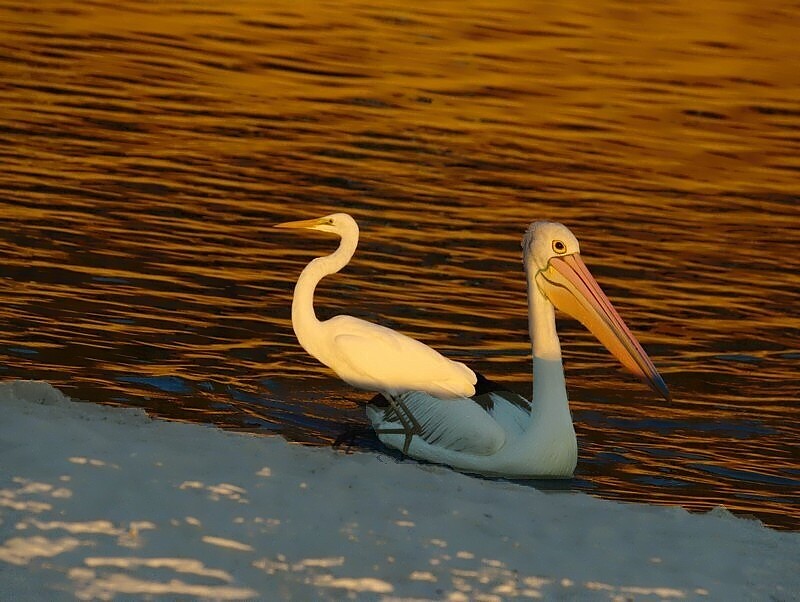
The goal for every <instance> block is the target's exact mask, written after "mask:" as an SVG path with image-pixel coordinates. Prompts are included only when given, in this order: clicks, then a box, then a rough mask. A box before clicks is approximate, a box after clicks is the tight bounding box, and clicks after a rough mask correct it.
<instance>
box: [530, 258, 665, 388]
mask: <svg viewBox="0 0 800 602" xmlns="http://www.w3.org/2000/svg"><path fill="white" fill-rule="evenodd" d="M536 280H537V284H538V285H539V287H540V288H542V289H543V292H544V293H545V295H546V296H547V298H548V299H550V301H552V302H553V304H554V305H555V306H556V307H557V308H558V309H560V310H561V311H565V312H567V313H568V314H570V315H571V316H573V317H574V318H576V319H578V320H579V321H580V322H581V323H582V324H583V325H584V326H586V328H588V329H589V330H590V331H591V332H592V334H594V336H596V337H597V338H598V339H599V340H600V342H601V343H603V345H605V346H606V348H607V349H608V350H609V351H610V352H611V353H612V354H613V355H614V356H615V357H616V358H617V359H618V360H619V361H620V362H621V363H622V365H623V366H625V367H626V368H627V369H628V370H630V371H631V372H633V373H634V374H635V375H636V376H638V377H639V378H641V379H642V380H643V381H644V382H645V383H647V384H648V385H649V386H650V387H651V388H652V389H653V390H654V391H656V392H657V393H660V394H661V395H662V396H664V398H665V399H666V400H667V401H670V400H671V396H670V393H669V390H668V389H667V385H666V384H665V383H664V379H663V378H661V375H660V374H659V373H658V370H656V367H655V366H654V365H653V362H652V361H651V360H650V358H649V357H647V353H645V351H644V349H642V346H641V345H640V344H639V341H637V340H636V337H634V336H633V333H632V332H631V331H630V329H629V328H628V327H627V326H626V325H625V322H623V321H622V318H621V317H620V315H619V314H618V313H617V310H615V309H614V306H613V305H611V301H609V299H608V297H606V295H605V293H603V291H602V290H601V289H600V285H599V284H597V281H596V280H595V279H594V277H593V276H592V275H591V274H590V273H589V269H588V268H587V267H586V265H585V264H584V263H583V260H582V259H581V257H580V255H579V254H577V253H574V254H572V255H564V256H561V257H553V258H552V259H551V260H550V262H549V263H548V266H547V268H546V269H544V270H541V271H540V272H539V273H538V274H537V275H536Z"/></svg>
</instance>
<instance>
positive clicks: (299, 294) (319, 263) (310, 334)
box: [292, 224, 358, 359]
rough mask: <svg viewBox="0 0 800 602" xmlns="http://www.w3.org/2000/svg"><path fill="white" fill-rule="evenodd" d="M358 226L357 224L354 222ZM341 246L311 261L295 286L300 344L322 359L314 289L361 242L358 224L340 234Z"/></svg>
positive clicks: (294, 317) (294, 320) (294, 311)
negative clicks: (317, 343)
mask: <svg viewBox="0 0 800 602" xmlns="http://www.w3.org/2000/svg"><path fill="white" fill-rule="evenodd" d="M353 225H354V226H355V224H353ZM341 236H342V239H341V242H340V243H339V248H337V249H336V251H334V252H333V253H331V254H330V255H326V256H325V257H318V258H316V259H314V260H312V261H311V262H310V263H309V264H308V265H307V266H306V267H305V269H304V270H303V271H302V273H301V274H300V277H299V278H298V279H297V284H296V285H295V287H294V298H293V299H292V327H293V328H294V333H295V335H296V336H297V340H298V341H299V342H300V345H301V346H302V347H303V349H305V350H306V351H307V352H308V353H309V354H311V355H312V356H314V357H317V359H319V357H318V354H317V353H316V346H315V342H316V339H317V337H315V336H314V335H315V333H317V332H318V328H319V325H320V321H319V320H318V319H317V315H316V313H315V312H314V290H315V289H316V288H317V284H319V281H320V280H322V279H323V278H324V277H325V276H328V275H330V274H335V273H336V272H338V271H339V270H341V269H342V268H343V267H344V266H346V265H347V264H348V262H349V261H350V259H351V258H352V257H353V253H355V251H356V246H357V245H358V227H357V226H355V229H354V230H347V231H344V232H342V233H341Z"/></svg>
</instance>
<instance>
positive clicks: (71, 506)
mask: <svg viewBox="0 0 800 602" xmlns="http://www.w3.org/2000/svg"><path fill="white" fill-rule="evenodd" d="M0 411H2V419H1V420H0V600H17V599H19V600H34V599H37V600H45V599H46V600H54V599H56V600H58V599H76V598H78V599H112V598H127V599H131V598H139V597H143V596H148V597H151V598H152V597H155V598H162V597H163V598H164V599H167V598H168V599H175V598H183V597H184V596H185V597H186V598H187V599H188V598H210V599H219V600H240V599H269V600H276V599H297V600H311V599H323V600H340V599H359V600H360V599H364V600H399V599H403V600H409V599H415V600H506V599H514V598H519V599H526V598H527V599H531V598H532V599H536V598H541V599H545V600H663V599H669V600H796V599H800V598H798V593H799V592H800V534H798V533H785V532H778V531H774V530H771V529H768V528H765V527H764V526H762V525H761V524H760V523H759V522H757V521H752V520H744V519H739V518H735V517H733V516H731V515H730V514H728V513H727V512H725V511H715V512H712V513H709V514H706V515H693V514H689V513H688V512H686V511H684V510H682V509H680V508H666V507H658V506H648V505H640V504H623V503H617V502H609V501H604V500H599V499H596V498H593V497H591V496H588V495H585V494H580V493H571V492H568V493H565V492H559V493H545V492H542V491H537V490H535V489H533V488H531V487H526V486H523V485H518V484H513V483H507V482H503V481H488V480H484V479H480V478H475V477H470V476H467V475H463V474H459V473H458V472H454V471H452V470H449V469H447V468H443V467H437V466H430V465H423V464H418V463H415V462H412V461H408V462H397V461H395V460H394V459H392V458H391V457H387V456H381V455H379V454H375V453H354V454H347V453H345V452H342V451H338V450H332V449H328V448H308V447H302V446H299V445H292V444H289V443H287V442H286V441H285V440H283V439H281V438H280V437H258V436H253V435H247V434H238V433H230V432H223V431H221V430H219V429H216V428H213V427H209V426H203V425H197V424H183V423H177V422H168V421H161V420H151V419H150V418H148V417H146V415H145V414H144V413H143V412H141V411H139V410H133V409H121V408H114V407H105V406H98V405H94V404H88V403H76V402H72V401H70V400H69V399H68V398H66V397H64V396H63V395H62V394H61V393H60V392H59V391H57V390H56V389H54V388H53V387H51V386H50V385H48V384H46V383H40V382H29V381H13V382H6V383H0Z"/></svg>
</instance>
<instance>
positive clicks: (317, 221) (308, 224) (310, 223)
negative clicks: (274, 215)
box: [273, 217, 326, 228]
mask: <svg viewBox="0 0 800 602" xmlns="http://www.w3.org/2000/svg"><path fill="white" fill-rule="evenodd" d="M325 219H326V218H324V217H317V218H314V219H301V220H298V221H296V222H283V223H282V224H275V225H274V226H273V228H315V227H316V226H319V225H321V224H322V223H323V222H324V221H325Z"/></svg>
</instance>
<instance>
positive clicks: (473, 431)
mask: <svg viewBox="0 0 800 602" xmlns="http://www.w3.org/2000/svg"><path fill="white" fill-rule="evenodd" d="M395 399H396V400H397V401H399V402H400V403H402V404H403V405H405V407H406V409H408V411H409V412H410V413H411V414H412V415H413V416H414V418H415V419H416V421H417V422H418V423H419V425H420V427H421V428H422V432H421V433H420V434H419V436H420V437H421V438H422V439H423V440H424V441H426V442H427V443H428V444H430V445H432V446H435V447H439V448H444V449H449V450H452V451H457V452H462V453H466V454H472V455H476V456H490V455H492V454H494V453H496V452H497V450H499V449H500V448H501V447H502V446H503V444H504V443H505V441H506V433H505V431H504V429H503V427H502V426H500V425H499V424H498V423H497V421H496V420H495V419H494V418H493V417H492V416H491V415H490V414H489V413H487V412H486V410H484V409H483V408H482V407H481V406H480V405H478V404H477V403H476V402H475V401H474V400H472V399H470V398H468V397H460V398H456V399H437V398H436V397H432V396H430V395H427V394H426V393H422V392H419V391H412V392H409V393H404V394H402V395H398V396H397V397H396V398H395ZM371 403H372V405H371V406H370V407H369V411H368V413H367V415H368V416H369V418H370V420H371V421H372V426H373V427H374V428H375V430H376V431H380V430H382V429H399V428H402V426H403V425H402V424H401V423H400V421H399V420H398V418H397V415H396V414H395V411H394V409H392V408H391V406H389V405H388V402H386V400H385V399H384V401H383V404H385V406H383V407H379V404H380V401H379V398H377V397H376V399H374V400H373V402H371ZM383 404H381V405H383ZM381 440H383V441H384V442H386V443H389V442H393V441H395V440H397V442H398V443H399V444H400V447H402V442H403V439H402V436H394V437H393V438H391V437H381Z"/></svg>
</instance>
